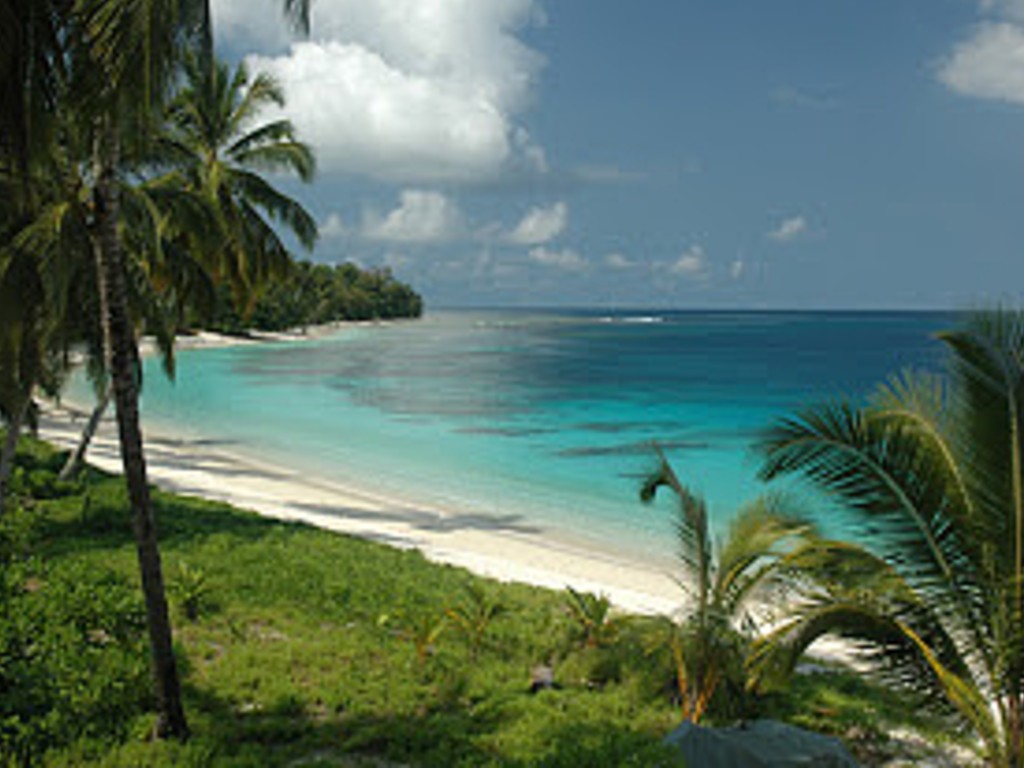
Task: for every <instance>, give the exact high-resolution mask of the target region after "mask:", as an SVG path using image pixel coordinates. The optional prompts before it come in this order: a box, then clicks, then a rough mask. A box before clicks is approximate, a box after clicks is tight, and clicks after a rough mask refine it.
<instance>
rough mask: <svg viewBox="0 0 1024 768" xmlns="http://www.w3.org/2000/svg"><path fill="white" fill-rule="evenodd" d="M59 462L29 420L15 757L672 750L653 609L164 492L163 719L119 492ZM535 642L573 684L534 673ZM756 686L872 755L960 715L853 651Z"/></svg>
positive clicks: (0, 635)
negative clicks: (837, 665)
mask: <svg viewBox="0 0 1024 768" xmlns="http://www.w3.org/2000/svg"><path fill="white" fill-rule="evenodd" d="M60 461H61V457H60V456H59V455H57V454H56V453H54V451H53V450H52V449H50V448H49V447H47V446H46V445H44V444H42V443H37V442H34V441H29V440H25V441H23V444H22V446H21V448H20V449H19V461H18V463H19V466H18V469H17V470H16V475H17V476H16V479H15V490H16V492H17V493H16V497H17V500H18V501H19V503H18V504H17V505H16V506H15V508H14V509H12V510H11V511H10V512H9V513H8V514H7V515H6V517H5V518H3V519H2V520H0V557H2V558H3V572H2V573H3V575H2V578H0V590H2V594H0V765H3V764H4V762H5V760H6V761H8V762H10V763H11V764H15V765H17V764H20V763H31V764H37V763H42V764H48V765H81V764H83V763H87V764H98V765H110V766H140V765H186V766H204V765H218V766H219V765H229V766H249V765H251V766H277V765H280V766H328V765H343V766H350V765H351V766H390V765H416V766H421V765H422V766H461V765H474V766H476V765H501V766H527V765H544V766H604V765H607V766H619V765H672V764H673V763H672V762H671V760H670V756H668V755H666V754H665V753H664V752H663V751H662V750H661V748H660V746H659V739H660V737H661V736H663V735H664V734H665V733H666V732H668V731H669V730H670V729H671V728H672V727H673V726H674V725H675V724H676V723H677V721H678V713H677V710H676V709H675V707H674V705H673V702H672V680H673V675H672V668H671V660H670V657H669V654H668V650H667V648H666V647H663V645H664V644H660V645H659V644H658V643H657V642H655V641H654V639H653V638H655V637H656V636H655V635H654V634H653V633H652V632H651V631H650V629H649V625H650V622H648V621H645V620H643V619H640V618H635V619H626V620H623V621H622V622H621V624H620V628H619V631H618V633H617V636H616V640H615V642H614V643H609V644H608V645H607V646H606V647H599V648H587V647H584V644H583V643H581V642H580V634H579V630H578V626H577V625H576V623H575V621H574V619H573V618H572V616H571V614H570V612H568V611H567V610H566V596H565V595H564V594H561V593H558V592H552V591H549V590H544V589H538V588H533V587H527V586H523V585H515V584H500V583H497V582H494V581H490V580H486V579H481V578H478V577H476V576H473V575H471V574H469V573H468V572H466V571H464V570H461V569H458V568H452V567H448V566H443V565H436V564H433V563H429V562H427V561H426V560H425V559H424V558H423V557H422V556H421V555H420V554H419V553H417V552H409V551H399V550H395V549H391V548H389V547H385V546H382V545H379V544H374V543H371V542H367V541H362V540H358V539H353V538H350V537H346V536H340V535H337V534H333V533H329V532H325V531H320V530H317V529H314V528H311V527H308V526H305V525H298V524H287V523H281V522H276V521H271V520H266V519H263V518H260V517H258V516H256V515H254V514H250V513H247V512H243V511H239V510H236V509H232V508H230V507H228V506H225V505H223V504H217V503H211V502H207V501H203V500H199V499H193V498H183V497H178V496H172V495H169V494H164V493H160V492H157V493H155V496H154V502H155V505H156V514H157V517H158V521H159V527H160V535H161V546H162V553H163V563H164V573H165V577H166V579H167V582H168V591H169V595H170V599H171V605H172V609H173V611H174V624H175V632H176V635H175V639H176V646H177V651H178V656H179V660H180V664H181V671H182V675H183V684H184V691H185V702H186V708H187V714H188V717H189V720H190V725H191V727H192V731H193V734H194V735H193V738H192V740H191V741H189V742H188V743H187V744H185V745H180V744H176V743H159V742H154V741H152V740H150V738H149V729H150V727H151V724H152V721H153V716H152V713H151V711H150V707H151V701H150V696H149V690H150V683H149V678H148V667H147V661H148V656H147V647H146V643H145V635H144V626H143V614H142V605H141V598H140V596H139V590H138V588H137V585H136V578H137V575H136V574H137V568H136V562H135V551H134V546H133V544H132V540H131V534H130V522H129V519H128V504H127V500H126V494H125V492H124V490H123V487H122V483H121V481H120V480H119V479H118V478H111V477H107V476H104V475H102V474H100V473H98V472H96V471H92V470H90V471H89V472H87V473H86V475H85V476H84V477H83V478H82V479H81V480H80V481H77V482H76V483H74V484H72V485H65V486H62V485H61V484H59V483H56V482H55V481H54V472H55V470H56V469H57V468H59V466H60ZM487 609H495V610H490V611H488V610H487ZM492 613H493V617H492V618H490V619H489V620H488V619H487V618H486V617H487V616H488V615H490V614H492ZM476 616H483V617H484V618H482V619H480V620H479V621H477V622H476V623H475V629H474V628H473V626H474V622H473V621H471V619H472V618H473V617H476ZM459 617H462V618H463V619H465V621H459ZM539 664H550V665H551V666H552V667H553V669H554V672H555V680H556V682H557V683H558V687H557V688H556V689H553V690H544V691H541V692H539V693H537V694H532V693H530V690H529V688H530V675H531V669H532V668H533V667H535V666H536V665H539ZM757 706H758V710H759V711H758V714H762V715H765V716H774V717H779V718H781V719H786V720H789V721H791V722H795V723H796V724H799V725H803V726H805V727H811V728H815V729H817V730H820V731H826V732H831V733H835V734H838V735H840V736H841V737H847V738H848V740H849V743H850V746H851V747H852V748H853V749H854V751H855V752H857V753H858V754H859V755H861V756H862V757H866V758H869V761H870V762H874V761H876V760H881V759H883V758H884V757H886V756H888V755H889V754H890V753H891V752H892V750H893V749H894V748H895V746H894V745H891V744H889V743H888V742H887V741H886V738H885V732H886V731H887V730H889V729H890V728H893V727H897V726H899V727H907V728H910V729H912V730H917V731H919V732H921V733H922V734H923V735H924V737H925V739H926V740H927V741H936V742H937V741H939V740H940V739H942V738H944V737H943V736H942V734H943V733H944V731H945V728H944V723H943V722H942V721H940V720H938V719H937V718H934V717H925V716H923V715H921V714H920V713H919V712H918V710H917V707H916V706H915V705H914V702H913V701H909V700H907V699H906V698H905V697H901V696H899V695H896V694H892V693H888V692H886V691H883V690H880V689H878V688H875V687H873V686H871V685H869V684H868V683H867V682H865V681H863V680H861V679H859V678H858V677H856V676H855V675H852V674H850V673H849V672H843V671H836V672H826V673H819V674H813V675H806V676H801V677H799V678H798V679H797V680H796V681H795V682H794V685H793V686H792V687H791V689H790V690H789V691H788V692H786V693H783V694H776V695H773V696H772V697H769V698H767V699H764V700H762V701H760V702H758V703H757Z"/></svg>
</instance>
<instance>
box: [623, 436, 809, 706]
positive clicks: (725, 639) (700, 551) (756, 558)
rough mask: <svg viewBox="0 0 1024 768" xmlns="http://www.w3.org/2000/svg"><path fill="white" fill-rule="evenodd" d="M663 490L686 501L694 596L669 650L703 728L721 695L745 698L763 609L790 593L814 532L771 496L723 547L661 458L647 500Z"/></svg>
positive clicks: (684, 531) (683, 517)
mask: <svg viewBox="0 0 1024 768" xmlns="http://www.w3.org/2000/svg"><path fill="white" fill-rule="evenodd" d="M660 488H667V489H669V490H670V491H671V492H672V493H673V494H674V495H675V497H676V500H677V501H678V508H677V516H676V533H677V536H678V545H679V546H678V553H679V559H680V562H681V565H682V567H683V578H681V579H680V584H681V585H682V586H683V588H684V589H685V590H686V591H687V593H688V594H687V603H686V605H685V606H684V608H683V612H682V617H681V620H680V621H679V622H678V623H677V624H675V625H674V626H673V627H672V629H671V636H670V640H669V645H670V649H671V651H672V656H673V661H674V663H675V668H676V676H677V685H678V688H679V695H680V698H681V705H682V711H683V717H684V718H685V719H687V720H690V721H692V722H694V723H696V722H699V721H700V719H701V718H702V717H703V716H704V714H705V713H706V712H707V710H708V708H709V707H711V706H712V702H713V700H714V698H715V695H716V692H718V691H719V690H720V689H722V690H723V691H724V693H725V696H724V697H723V698H728V699H732V700H733V701H732V704H735V703H736V701H735V700H736V699H737V698H738V697H742V696H743V693H744V689H745V687H746V686H745V680H744V679H743V678H744V671H743V670H744V664H745V659H746V655H747V651H748V648H749V645H750V638H751V636H752V633H753V630H754V629H755V626H756V617H755V609H756V606H757V605H758V604H759V603H763V602H764V601H765V599H766V597H768V596H771V595H773V593H775V592H777V591H779V590H783V589H785V587H786V575H787V568H786V563H787V561H788V559H789V558H790V557H792V556H793V553H795V552H797V551H799V549H800V548H801V547H802V546H804V543H805V540H807V539H808V538H810V537H811V535H812V534H813V530H812V528H811V526H810V525H809V524H808V523H807V522H805V521H804V520H803V519H801V518H800V517H799V516H796V515H793V514H790V513H788V512H787V511H786V507H787V505H788V502H787V501H786V500H784V499H783V497H781V496H775V497H772V496H766V497H763V498H760V499H757V500H755V501H753V502H751V503H750V504H748V505H746V506H745V507H744V508H743V509H742V510H740V512H739V513H738V514H737V515H736V517H735V519H734V520H733V521H732V524H731V526H730V528H729V534H728V536H727V537H726V539H725V540H724V541H722V542H719V544H718V546H715V545H714V544H713V543H712V539H711V535H710V531H709V526H708V511H707V506H706V504H705V503H704V500H703V499H701V498H700V497H699V496H697V495H696V494H694V493H693V492H692V491H690V490H689V489H688V488H687V487H686V486H685V485H684V484H683V483H682V481H681V480H680V479H679V477H678V476H677V475H676V473H675V471H674V470H673V469H672V466H671V465H670V464H669V463H668V461H667V460H666V459H665V457H664V455H662V454H660V452H659V465H658V468H657V469H656V470H655V471H654V472H653V473H652V474H651V475H650V476H649V477H647V478H646V480H645V481H644V483H643V485H642V487H641V491H640V498H641V499H642V500H643V501H645V502H650V501H653V500H654V498H655V496H656V495H657V493H658V490H659V489H660Z"/></svg>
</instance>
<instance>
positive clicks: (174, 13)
mask: <svg viewBox="0 0 1024 768" xmlns="http://www.w3.org/2000/svg"><path fill="white" fill-rule="evenodd" d="M197 3H202V0H140V1H139V2H133V3H124V2H120V0H68V2H62V0H0V18H2V20H3V24H0V28H2V30H3V32H2V37H0V43H3V44H2V45H0V50H2V51H3V55H0V81H2V83H3V87H2V89H0V99H2V103H0V106H2V107H3V109H0V115H2V116H0V127H2V128H3V130H2V131H0V135H3V137H4V141H3V142H2V146H0V153H2V155H3V157H2V158H0V159H2V160H3V162H4V163H5V164H8V165H18V166H19V167H20V168H21V169H22V176H23V177H24V178H25V185H26V189H27V191H28V192H29V193H30V191H31V190H28V184H29V181H28V177H29V175H30V173H31V166H32V162H33V160H34V159H36V158H38V157H44V156H46V154H47V152H48V151H50V150H52V149H54V147H55V145H54V139H53V131H52V130H51V127H52V120H51V119H50V117H49V114H50V112H49V111H48V110H47V109H46V107H52V106H53V105H69V106H68V109H71V106H73V107H74V109H73V110H72V111H73V112H74V113H75V114H76V116H77V117H80V118H82V122H83V123H88V124H89V125H90V127H91V133H92V147H93V149H92V160H93V162H92V171H91V175H90V176H91V184H92V186H91V191H92V195H91V198H92V199H91V222H90V223H91V229H90V231H91V233H92V235H93V240H92V242H93V246H94V247H93V254H94V258H95V264H96V277H97V285H98V296H99V305H100V315H101V318H102V328H103V335H104V340H105V343H104V349H106V350H108V353H109V360H108V362H107V368H108V370H109V371H110V375H111V380H112V384H113V392H114V399H115V402H116V405H117V419H118V431H119V436H120V443H121V455H122V459H123V464H124V470H125V478H126V484H127V486H128V491H129V498H130V503H131V509H132V519H133V529H134V533H135V538H136V543H137V550H138V559H139V567H140V572H141V581H142V589H143V594H144V597H145V605H146V615H147V625H148V630H149V637H150V646H151V651H152V657H153V665H154V681H155V688H156V701H157V710H158V720H157V728H156V731H157V734H158V735H160V736H178V737H182V738H184V737H186V736H187V735H188V727H187V723H186V721H185V716H184V710H183V708H182V706H181V697H180V690H179V682H178V675H177V670H176V664H175V660H174V654H173V650H172V643H171V627H170V622H169V619H168V614H167V601H166V597H165V594H164V586H163V576H162V569H161V564H160V554H159V549H158V547H157V539H156V528H155V521H154V519H153V514H152V508H151V504H150V499H149V488H148V485H147V482H146V466H145V459H144V455H143V451H142V433H141V429H140V425H139V415H138V382H139V364H138V350H137V345H136V343H135V338H134V333H133V328H132V323H131V320H130V315H129V311H128V298H127V297H128V293H127V270H128V265H127V263H126V260H125V256H124V250H123V243H122V241H121V233H120V232H119V229H118V223H119V221H120V219H121V217H120V206H121V203H122V186H123V184H122V182H123V179H122V178H121V176H120V169H121V168H122V165H121V159H122V153H123V150H124V149H125V146H126V144H127V145H129V146H130V145H131V143H133V142H134V141H135V140H138V141H140V142H141V143H143V144H145V143H146V141H147V138H148V137H149V136H150V135H151V133H152V127H153V124H154V116H155V115H157V114H159V112H160V109H159V107H160V105H161V104H162V102H163V97H164V95H165V91H166V87H167V85H168V84H169V83H170V81H171V75H172V73H173V71H174V66H175V64H176V62H177V61H178V57H177V54H178V53H179V52H180V50H181V49H182V47H183V46H185V45H188V44H189V42H190V37H191V38H194V35H195V32H196V31H197V26H198V27H199V31H201V32H202V31H205V32H206V36H207V38H212V36H210V35H209V31H208V28H209V15H208V14H207V15H206V18H205V20H204V19H202V17H201V16H200V14H199V12H200V11H202V10H203V8H204V7H205V4H203V5H202V7H200V6H199V5H197ZM285 7H286V8H298V9H300V10H305V11H308V4H307V3H304V2H301V1H299V2H296V1H295V0H285ZM62 111H63V110H54V113H55V114H56V113H60V112H62ZM36 144H40V145H42V149H38V148H37V147H36V146H35V145H36ZM33 149H35V150H36V151H32V152H30V151H29V150H33Z"/></svg>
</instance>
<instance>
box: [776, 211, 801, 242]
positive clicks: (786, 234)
mask: <svg viewBox="0 0 1024 768" xmlns="http://www.w3.org/2000/svg"><path fill="white" fill-rule="evenodd" d="M806 231H807V219H805V218H804V217H803V216H791V217H790V218H788V219H783V220H782V221H780V222H779V225H778V226H777V227H776V228H775V229H773V230H772V231H771V232H769V233H768V235H767V237H768V239H769V240H774V241H775V242H777V243H791V242H793V241H794V240H796V239H797V238H798V237H800V235H802V234H803V233H804V232H806Z"/></svg>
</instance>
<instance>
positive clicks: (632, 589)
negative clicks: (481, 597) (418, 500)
mask: <svg viewBox="0 0 1024 768" xmlns="http://www.w3.org/2000/svg"><path fill="white" fill-rule="evenodd" d="M292 338H295V337H294V336H292ZM299 338H303V337H299ZM305 338H309V337H305ZM184 342H185V344H184V345H217V344H229V343H239V342H238V341H237V340H234V339H225V338H224V337H218V336H216V335H215V334H204V335H203V336H202V337H191V338H187V339H185V340H184ZM241 343H246V342H244V341H243V342H241ZM184 345H183V346H184ZM87 417H88V414H87V412H86V410H85V408H84V407H82V406H76V405H75V404H69V403H66V402H65V403H64V404H61V405H57V404H53V403H48V404H45V405H44V408H43V411H42V414H41V419H40V436H41V437H42V438H43V439H45V440H49V441H51V442H52V443H54V444H56V445H58V446H60V447H62V448H71V447H73V446H74V445H75V444H76V443H77V440H78V438H79V435H80V433H81V429H82V426H83V425H84V423H85V420H86V419H87ZM143 428H144V430H145V441H146V458H147V462H148V468H149V477H150V482H152V483H154V484H156V485H157V486H159V487H160V488H162V489H164V490H166V491H171V492H174V493H181V494H189V495H195V496H201V497H204V498H208V499H215V500H218V501H224V502H227V503H230V504H233V505H235V506H237V507H240V508H243V509H249V510H253V511H255V512H258V513H259V514H261V515H265V516H268V517H273V518H277V519H281V520H290V521H301V522H304V523H308V524H310V525H315V526H317V527H320V528H325V529H328V530H332V531H337V532H339V533H344V534H350V535H354V536H360V537H363V538H367V539H372V540H374V541H379V542H383V543H385V544H388V545H391V546H395V547H402V548H412V549H418V550H420V551H421V552H422V553H423V554H424V555H425V556H426V557H428V558H429V559H431V560H434V561H436V562H441V563H448V564H451V565H456V566H461V567H464V568H468V569H469V570H471V571H473V572H474V573H478V574H480V575H483V576H488V577H491V578H495V579H499V580H504V581H519V582H525V583H529V584H534V585H537V586H543V587H548V588H551V589H563V588H565V587H566V586H572V587H573V588H575V589H578V590H585V591H589V592H594V593H598V594H605V595H607V596H608V597H609V598H610V599H611V600H612V601H613V602H614V603H615V604H616V605H617V606H619V607H620V608H622V609H624V610H627V611H631V612H638V613H672V612H673V611H675V610H677V609H678V607H679V605H680V602H681V598H682V595H681V590H680V588H679V586H678V584H676V583H675V581H673V578H672V576H671V574H670V573H669V569H668V568H667V567H665V564H656V565H654V564H650V563H645V562H642V561H640V560H638V559H631V558H627V557H623V556H622V555H621V554H619V553H613V552H607V551H600V550H597V549H595V548H592V547H587V546H583V545H581V544H579V543H577V542H572V541H566V540H564V539H559V538H556V537H555V536H554V535H553V534H552V532H550V531H545V530H543V529H540V528H537V527H535V526H532V525H526V524H523V523H522V521H521V520H519V519H518V517H517V516H516V515H514V514H512V513H510V514H507V515H495V514H479V513H476V512H474V511H472V510H452V509H436V508H429V507H424V506H418V505H412V504H409V503H408V502H406V501H401V500H397V499H393V498H387V497H384V496H381V495H379V494H377V493H374V492H372V491H368V490H366V489H365V488H353V487H347V486H342V485H339V484H336V483H333V482H331V481H330V480H328V479H324V478H319V477H316V478H315V477H311V476H306V475H304V474H302V473H300V472H298V471H294V470H290V469H286V468H283V467H280V466H275V465H271V464H268V463H263V462H260V461H259V460H258V459H255V458H253V457H251V456H247V455H242V454H240V453H238V452H236V451H233V450H232V449H231V446H230V445H225V444H224V443H222V442H219V441H217V440H216V439H215V438H213V437H210V438H195V437H184V436H182V435H176V434H172V433H171V431H170V430H167V429H164V430H161V429H160V428H158V427H153V426H152V425H150V424H147V423H146V422H145V421H144V424H143ZM88 461H89V462H90V463H92V464H94V465H95V466H97V467H99V468H101V469H103V470H106V471H109V472H120V471H121V459H120V454H119V450H118V444H117V437H116V425H115V422H114V419H113V412H112V410H111V412H110V413H108V415H107V417H106V418H105V419H104V421H103V423H102V424H101V427H100V430H99V432H98V433H97V435H96V438H95V439H94V441H93V443H92V446H91V447H90V450H89V455H88ZM372 481H373V480H372V478H368V484H370V483H372Z"/></svg>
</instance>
